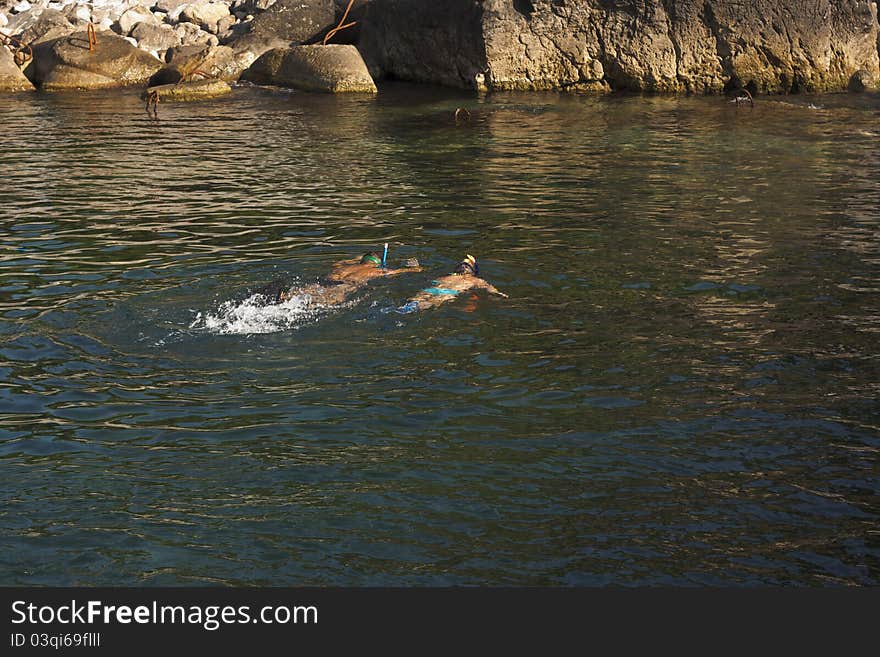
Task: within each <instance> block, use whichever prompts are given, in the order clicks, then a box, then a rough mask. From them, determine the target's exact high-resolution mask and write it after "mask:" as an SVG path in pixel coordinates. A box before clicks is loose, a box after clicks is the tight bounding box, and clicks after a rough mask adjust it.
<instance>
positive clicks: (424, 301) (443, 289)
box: [396, 255, 508, 313]
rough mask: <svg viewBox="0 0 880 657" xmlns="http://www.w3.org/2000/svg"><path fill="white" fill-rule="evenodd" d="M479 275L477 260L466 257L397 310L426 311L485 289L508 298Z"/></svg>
mask: <svg viewBox="0 0 880 657" xmlns="http://www.w3.org/2000/svg"><path fill="white" fill-rule="evenodd" d="M479 274H480V266H479V265H478V264H477V259H476V258H474V256H472V255H468V256H465V259H464V260H462V261H461V262H460V263H458V265H457V266H456V268H455V269H454V270H453V272H452V273H451V274H449V275H447V276H443V277H442V278H438V279H437V280H435V281H434V282H433V283H432V287H427V288H425V289H424V290H421V291H420V292H419V293H418V294H416V295H415V296H414V297H413V298H412V299H410V300H409V301H407V302H406V303H405V304H404V305H402V306H400V307H399V308H397V309H396V310H397V312H399V313H414V312H416V311H419V310H425V309H426V308H432V307H434V306H439V305H441V304H444V303H446V302H447V301H452V300H453V299H454V298H455V297H457V296H458V295H459V294H461V293H462V292H467V291H468V290H472V289H475V288H477V289H479V288H483V289H485V290H487V291H488V292H491V293H492V294H497V295H498V296H501V297H504V298H505V299H507V298H508V297H507V295H506V294H504V292H499V291H498V290H497V289H496V288H495V286H494V285H492V284H491V283H488V282H486V281H484V280H483V279H482V278H480V277H479Z"/></svg>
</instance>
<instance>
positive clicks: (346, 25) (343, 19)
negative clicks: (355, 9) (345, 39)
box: [321, 0, 357, 46]
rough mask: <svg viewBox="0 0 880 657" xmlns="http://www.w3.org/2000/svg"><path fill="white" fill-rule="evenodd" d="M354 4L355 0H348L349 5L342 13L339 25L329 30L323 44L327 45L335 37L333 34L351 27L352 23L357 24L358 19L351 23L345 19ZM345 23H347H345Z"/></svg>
mask: <svg viewBox="0 0 880 657" xmlns="http://www.w3.org/2000/svg"><path fill="white" fill-rule="evenodd" d="M353 4H354V0H348V6H347V7H346V8H345V13H344V14H342V18H341V19H340V20H339V25H337V26H336V27H334V28H333V29H332V30H330V31H329V32H327V36H325V37H324V40H323V41H322V42H321V45H322V46H326V45H327V42H328V41H329V40H330V39H331V38H333V36H334V35H335V34H336V33H337V32H340V31H342V30H344V29H345V28H347V27H351V26H352V25H357V21H352V22H351V23H345V19H346V18H348V12H350V11H351V6H352V5H353ZM343 23H345V24H344V25H343Z"/></svg>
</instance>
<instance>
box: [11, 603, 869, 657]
mask: <svg viewBox="0 0 880 657" xmlns="http://www.w3.org/2000/svg"><path fill="white" fill-rule="evenodd" d="M878 591H880V589H732V590H710V589H575V588H558V589H549V588H548V589H544V588H537V589H519V588H518V589H504V588H449V589H445V588H442V589H441V588H436V589H384V588H371V589H331V588H270V589H227V588H130V589H126V588H118V589H113V588H3V589H0V594H2V605H3V612H2V617H3V621H4V629H5V635H4V636H3V638H2V641H3V643H4V644H5V648H4V649H3V651H2V654H4V655H16V654H25V653H33V652H54V653H56V654H65V653H67V652H77V653H84V654H85V653H90V654H94V653H97V652H101V653H111V654H116V655H119V654H123V653H125V652H129V651H135V653H136V654H138V653H139V652H141V651H144V650H151V651H170V654H177V652H178V651H182V650H184V649H187V650H199V651H201V650H212V651H218V652H219V653H220V654H227V653H229V654H231V653H241V651H247V652H248V653H250V652H261V653H262V652H266V651H267V650H268V649H269V648H273V647H274V648H278V649H284V651H285V653H287V652H290V651H291V650H300V649H309V650H313V649H320V650H322V651H327V650H332V649H337V648H349V649H350V648H355V649H358V650H361V649H365V648H368V647H369V648H371V649H393V650H394V651H395V652H397V651H401V650H404V651H410V652H422V651H424V650H432V651H433V650H434V649H436V648H438V647H443V648H445V649H458V648H469V649H470V648H475V647H476V646H477V645H478V644H479V645H483V646H484V647H486V648H494V649H499V648H502V647H508V648H520V649H521V648H525V647H530V648H534V649H535V650H539V651H541V652H542V654H543V653H545V652H548V651H549V652H550V653H551V654H552V653H556V652H566V653H567V652H572V651H577V652H593V651H595V650H598V649H600V648H601V649H602V651H603V652H605V651H606V650H613V651H615V652H616V651H618V650H621V649H628V648H638V649H644V648H650V649H652V651H653V650H656V649H657V648H659V647H661V646H666V647H670V648H676V647H685V646H692V647H700V646H702V647H703V648H704V649H706V650H713V651H714V650H715V649H719V648H723V649H730V648H737V649H742V650H754V649H756V648H758V647H763V648H768V647H769V646H771V645H772V646H775V647H776V648H781V649H785V650H786V651H789V650H791V649H792V647H793V646H796V645H802V646H806V647H809V648H812V649H817V648H824V649H828V650H833V651H834V652H840V651H842V650H847V649H855V648H857V647H859V644H860V642H861V640H862V639H864V640H867V639H869V638H870V632H871V631H872V629H873V625H874V622H875V617H876V610H877V609H878V608H880V607H878V604H877V603H878ZM470 651H471V650H468V652H470Z"/></svg>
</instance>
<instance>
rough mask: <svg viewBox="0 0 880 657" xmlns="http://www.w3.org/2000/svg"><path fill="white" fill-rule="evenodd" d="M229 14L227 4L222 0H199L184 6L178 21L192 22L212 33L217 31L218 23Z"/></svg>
mask: <svg viewBox="0 0 880 657" xmlns="http://www.w3.org/2000/svg"><path fill="white" fill-rule="evenodd" d="M228 16H229V5H227V4H225V3H223V2H199V3H194V4H191V5H187V6H186V7H184V9H183V11H182V12H180V21H181V22H187V23H193V24H194V25H198V26H199V27H200V28H202V29H203V30H205V31H207V32H211V33H212V34H217V32H219V29H218V24H219V23H220V21H221V20H222V19H224V18H226V17H228Z"/></svg>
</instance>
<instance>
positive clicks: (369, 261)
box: [257, 248, 422, 306]
mask: <svg viewBox="0 0 880 657" xmlns="http://www.w3.org/2000/svg"><path fill="white" fill-rule="evenodd" d="M387 252H388V251H387V248H386V251H385V253H386V257H387ZM402 264H403V267H401V268H400V269H385V267H384V266H383V258H380V257H379V255H378V254H377V253H373V252H369V253H365V254H364V255H363V256H361V257H360V258H353V259H351V260H342V261H340V262H337V263H336V264H334V265H333V270H332V271H331V272H330V273H329V274H327V275H326V276H323V277H322V278H320V279H318V282H317V283H312V284H311V285H305V286H303V287H294V288H290V289H284V286H283V285H281V284H280V283H279V282H277V281H276V282H275V283H271V284H270V285H267V286H266V287H264V288H262V289H260V290H258V291H257V293H258V294H262V295H263V296H265V297H267V298H268V299H269V303H284V302H285V301H289V300H290V299H293V298H294V297H301V298H303V299H305V300H307V301H308V302H309V303H313V304H320V305H326V306H334V305H338V304H340V303H342V302H344V301H345V300H346V299H348V297H350V296H351V295H352V294H353V293H354V292H356V291H357V290H359V289H360V288H362V287H364V286H365V285H366V284H367V283H369V282H370V281H371V280H373V279H374V278H379V277H381V276H397V275H398V274H402V273H404V272H407V271H421V270H422V268H421V267H420V266H419V261H418V260H416V259H415V258H410V259H408V260H405V261H404V262H403V263H402Z"/></svg>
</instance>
